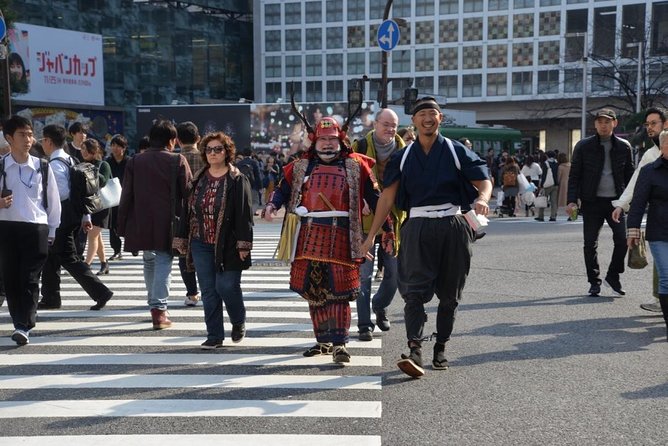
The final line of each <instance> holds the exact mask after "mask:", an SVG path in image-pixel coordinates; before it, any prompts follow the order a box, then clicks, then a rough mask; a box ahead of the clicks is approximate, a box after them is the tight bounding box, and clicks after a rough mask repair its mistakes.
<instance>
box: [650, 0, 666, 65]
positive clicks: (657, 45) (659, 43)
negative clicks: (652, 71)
mask: <svg viewBox="0 0 668 446" xmlns="http://www.w3.org/2000/svg"><path fill="white" fill-rule="evenodd" d="M651 29H652V55H653V56H661V55H666V54H668V3H658V4H654V5H652V27H651Z"/></svg>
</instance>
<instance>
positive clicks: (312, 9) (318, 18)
mask: <svg viewBox="0 0 668 446" xmlns="http://www.w3.org/2000/svg"><path fill="white" fill-rule="evenodd" d="M304 6H305V7H306V9H305V13H304V21H305V22H306V23H321V22H322V3H321V2H319V1H318V2H306V3H305V4H304Z"/></svg>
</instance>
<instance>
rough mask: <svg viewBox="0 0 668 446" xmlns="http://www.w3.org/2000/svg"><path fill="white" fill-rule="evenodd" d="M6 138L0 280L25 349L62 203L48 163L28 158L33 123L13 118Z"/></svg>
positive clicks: (0, 180)
mask: <svg viewBox="0 0 668 446" xmlns="http://www.w3.org/2000/svg"><path fill="white" fill-rule="evenodd" d="M3 134H4V137H5V139H6V140H7V142H8V143H9V146H10V152H9V154H5V155H4V156H3V157H2V159H1V160H0V169H2V172H3V173H2V174H0V191H1V193H0V268H2V271H1V272H0V276H2V278H3V279H4V280H3V282H4V293H5V295H6V299H7V307H8V308H9V314H10V316H11V318H12V324H13V325H14V332H13V333H12V336H11V338H12V340H13V341H14V342H15V343H16V344H17V345H25V344H28V343H29V342H30V330H31V329H32V328H33V327H35V322H36V316H37V300H38V298H39V274H40V272H41V271H42V266H43V265H44V262H45V261H46V258H47V254H48V248H49V244H50V243H52V242H53V240H54V238H55V236H56V228H57V227H58V225H59V224H60V200H59V199H58V187H57V185H56V179H55V177H54V175H53V172H52V170H51V169H49V166H48V163H46V162H43V161H40V159H39V158H36V157H33V156H31V155H29V153H28V152H29V151H30V147H31V146H32V142H33V140H34V138H33V128H32V123H31V122H30V121H29V120H28V119H26V118H24V117H22V116H16V115H14V116H12V117H11V118H9V119H8V120H7V121H5V123H4V126H3ZM44 175H46V181H45V179H44ZM45 186H46V187H45Z"/></svg>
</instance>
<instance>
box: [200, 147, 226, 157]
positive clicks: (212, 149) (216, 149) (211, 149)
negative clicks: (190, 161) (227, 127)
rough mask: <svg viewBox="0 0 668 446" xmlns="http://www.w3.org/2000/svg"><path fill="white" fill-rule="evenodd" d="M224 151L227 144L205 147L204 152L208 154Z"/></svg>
mask: <svg viewBox="0 0 668 446" xmlns="http://www.w3.org/2000/svg"><path fill="white" fill-rule="evenodd" d="M224 151H225V146H215V147H210V146H207V147H206V148H205V149H204V153H206V154H207V155H209V154H211V153H223V152H224Z"/></svg>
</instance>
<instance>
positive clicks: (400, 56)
mask: <svg viewBox="0 0 668 446" xmlns="http://www.w3.org/2000/svg"><path fill="white" fill-rule="evenodd" d="M392 71H393V72H395V73H406V72H409V71H411V51H409V50H394V51H392ZM392 82H393V83H394V81H392Z"/></svg>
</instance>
